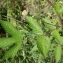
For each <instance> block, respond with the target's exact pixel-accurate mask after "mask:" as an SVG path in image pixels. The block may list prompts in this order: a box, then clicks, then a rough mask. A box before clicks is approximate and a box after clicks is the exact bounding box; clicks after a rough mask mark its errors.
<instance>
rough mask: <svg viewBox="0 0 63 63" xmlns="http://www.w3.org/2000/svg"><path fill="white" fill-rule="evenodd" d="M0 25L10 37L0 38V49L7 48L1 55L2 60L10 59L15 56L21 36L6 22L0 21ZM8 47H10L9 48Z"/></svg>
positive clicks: (20, 42)
mask: <svg viewBox="0 0 63 63" xmlns="http://www.w3.org/2000/svg"><path fill="white" fill-rule="evenodd" d="M0 24H1V25H2V27H3V28H4V30H5V31H6V32H7V33H8V34H10V35H11V37H9V38H6V37H5V38H0V48H6V47H9V49H8V50H6V52H5V54H4V55H3V59H6V58H12V57H14V56H15V55H16V53H17V52H18V50H19V48H20V46H21V44H22V40H23V34H22V33H21V32H20V31H19V30H17V29H16V28H14V26H13V25H12V24H10V23H9V22H7V21H2V20H0ZM10 46H12V47H11V48H10Z"/></svg>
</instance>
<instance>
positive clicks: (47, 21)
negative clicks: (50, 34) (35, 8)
mask: <svg viewBox="0 0 63 63" xmlns="http://www.w3.org/2000/svg"><path fill="white" fill-rule="evenodd" d="M42 21H43V23H44V25H45V27H46V28H48V29H49V30H53V29H56V26H54V25H56V21H55V22H54V21H53V20H51V19H49V18H42Z"/></svg>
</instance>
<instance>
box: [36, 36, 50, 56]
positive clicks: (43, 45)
mask: <svg viewBox="0 0 63 63" xmlns="http://www.w3.org/2000/svg"><path fill="white" fill-rule="evenodd" d="M37 47H38V49H39V51H40V52H41V53H42V55H43V56H44V57H46V56H47V54H48V52H49V48H50V39H49V38H48V37H46V36H40V37H39V38H37Z"/></svg>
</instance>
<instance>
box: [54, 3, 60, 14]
mask: <svg viewBox="0 0 63 63" xmlns="http://www.w3.org/2000/svg"><path fill="white" fill-rule="evenodd" d="M54 10H55V11H56V13H58V14H59V13H60V2H56V3H55V5H54Z"/></svg>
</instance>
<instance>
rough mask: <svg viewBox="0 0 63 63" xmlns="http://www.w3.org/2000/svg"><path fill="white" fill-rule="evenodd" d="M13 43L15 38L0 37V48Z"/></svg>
mask: <svg viewBox="0 0 63 63" xmlns="http://www.w3.org/2000/svg"><path fill="white" fill-rule="evenodd" d="M14 43H15V39H13V38H0V48H6V47H8V46H11V45H13V44H14Z"/></svg>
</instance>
